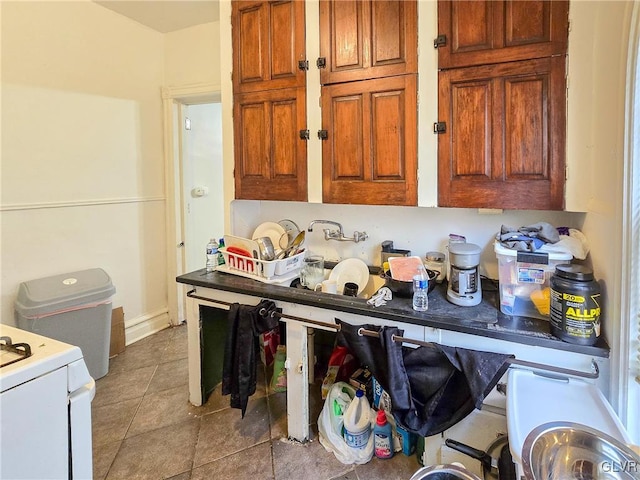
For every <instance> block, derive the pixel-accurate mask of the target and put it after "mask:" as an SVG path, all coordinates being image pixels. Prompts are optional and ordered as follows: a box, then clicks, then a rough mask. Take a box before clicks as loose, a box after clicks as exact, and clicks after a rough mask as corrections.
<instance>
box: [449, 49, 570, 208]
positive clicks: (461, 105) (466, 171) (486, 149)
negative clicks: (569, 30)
mask: <svg viewBox="0 0 640 480" xmlns="http://www.w3.org/2000/svg"><path fill="white" fill-rule="evenodd" d="M438 82H439V105H438V116H439V120H440V121H444V122H446V132H445V133H444V134H441V135H440V137H439V140H438V204H439V205H440V206H443V207H474V208H504V209H528V210H531V209H543V210H559V209H562V208H563V203H564V175H565V161H564V157H565V151H564V148H565V125H566V114H565V108H566V96H565V57H564V56H560V57H552V58H545V59H539V60H530V61H523V62H511V63H504V64H495V65H486V66H480V67H470V68H457V69H452V70H442V71H441V72H440V73H439V80H438Z"/></svg>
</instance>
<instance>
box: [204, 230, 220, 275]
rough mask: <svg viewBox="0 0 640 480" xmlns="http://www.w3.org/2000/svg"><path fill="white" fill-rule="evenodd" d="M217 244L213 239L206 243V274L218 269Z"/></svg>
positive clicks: (218, 253)
mask: <svg viewBox="0 0 640 480" xmlns="http://www.w3.org/2000/svg"><path fill="white" fill-rule="evenodd" d="M218 255H220V252H218V242H217V241H216V239H215V238H212V239H211V240H209V243H207V265H206V268H207V273H210V272H213V271H214V270H215V269H216V268H217V267H218Z"/></svg>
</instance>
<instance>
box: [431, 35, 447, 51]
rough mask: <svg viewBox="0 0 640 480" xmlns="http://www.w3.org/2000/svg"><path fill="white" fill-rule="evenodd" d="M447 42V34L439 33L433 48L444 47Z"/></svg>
mask: <svg viewBox="0 0 640 480" xmlns="http://www.w3.org/2000/svg"><path fill="white" fill-rule="evenodd" d="M446 44H447V36H446V35H438V36H437V37H436V38H435V40H434V41H433V48H438V47H444V46H445V45H446Z"/></svg>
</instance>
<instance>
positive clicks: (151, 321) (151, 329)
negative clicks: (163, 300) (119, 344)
mask: <svg viewBox="0 0 640 480" xmlns="http://www.w3.org/2000/svg"><path fill="white" fill-rule="evenodd" d="M169 326H170V322H169V311H168V310H167V309H166V308H164V309H162V310H158V311H157V312H152V313H147V314H145V315H140V316H139V317H136V318H132V319H130V320H125V322H124V335H125V345H131V344H132V343H135V342H137V341H139V340H142V339H143V338H146V337H148V336H149V335H153V334H154V333H157V332H159V331H160V330H164V329H165V328H168V327H169Z"/></svg>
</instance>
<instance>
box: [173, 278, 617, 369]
mask: <svg viewBox="0 0 640 480" xmlns="http://www.w3.org/2000/svg"><path fill="white" fill-rule="evenodd" d="M176 281H177V282H178V283H184V284H187V285H193V286H198V287H206V288H212V289H215V290H223V291H227V292H235V293H242V294H245V295H253V296H257V297H261V298H268V299H271V300H280V301H285V302H291V303H299V304H303V305H310V306H313V307H319V308H327V309H331V310H335V311H342V312H349V313H353V314H356V315H364V316H368V317H376V318H381V319H384V320H389V321H392V322H404V323H411V324H415V325H422V326H428V327H433V328H441V329H444V330H451V331H455V332H461V333H470V334H472V335H480V336H483V337H489V338H496V339H500V340H506V341H509V342H516V343H521V344H525V345H534V346H539V347H546V348H554V349H557V350H566V351H569V352H576V353H582V354H586V355H593V356H595V357H603V358H608V357H609V345H608V344H607V342H606V341H605V340H604V339H603V338H602V337H600V338H599V339H598V342H597V343H596V344H595V345H592V346H591V345H576V344H572V343H568V342H565V341H563V340H560V339H559V338H557V337H555V336H553V335H552V334H551V332H550V325H549V322H548V321H546V320H541V319H538V318H531V317H516V316H510V315H505V314H503V313H502V312H500V309H499V307H498V304H499V302H498V299H497V297H498V289H497V282H495V281H492V280H485V279H483V283H482V287H483V290H482V303H480V305H477V306H475V307H460V306H457V305H453V304H452V303H450V302H449V301H448V300H447V299H446V288H447V286H446V283H444V282H443V283H442V284H439V285H437V286H436V288H435V289H434V290H433V291H432V292H430V293H429V310H428V311H426V312H416V311H414V310H413V307H412V301H411V299H410V298H400V297H397V296H394V298H393V300H391V301H389V302H387V305H384V306H381V307H373V306H370V305H367V302H366V300H364V299H360V298H354V297H347V296H343V295H331V294H327V293H319V292H318V293H316V292H312V291H310V290H307V289H304V288H295V287H284V286H278V285H271V284H266V283H262V282H259V281H257V280H252V279H249V278H243V277H240V276H237V275H232V274H228V273H224V272H212V273H206V271H205V270H204V269H202V270H196V271H195V272H191V273H187V274H184V275H181V276H179V277H177V278H176Z"/></svg>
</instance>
